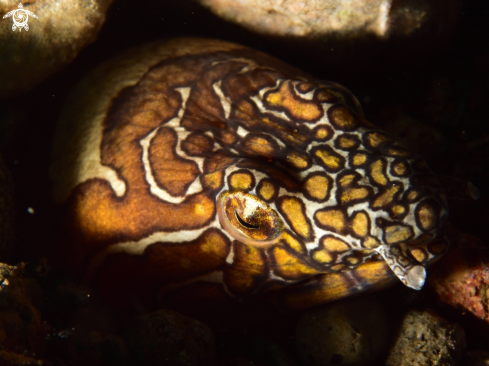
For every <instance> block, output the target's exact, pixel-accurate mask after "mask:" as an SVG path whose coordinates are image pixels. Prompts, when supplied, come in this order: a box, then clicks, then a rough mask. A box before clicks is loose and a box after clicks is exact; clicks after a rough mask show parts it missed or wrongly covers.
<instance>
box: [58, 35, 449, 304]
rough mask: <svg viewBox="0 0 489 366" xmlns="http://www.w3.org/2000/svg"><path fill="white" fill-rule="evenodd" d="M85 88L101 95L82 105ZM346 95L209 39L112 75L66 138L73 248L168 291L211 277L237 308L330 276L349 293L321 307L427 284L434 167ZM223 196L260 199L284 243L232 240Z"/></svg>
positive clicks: (69, 116)
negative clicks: (396, 281)
mask: <svg viewBox="0 0 489 366" xmlns="http://www.w3.org/2000/svg"><path fill="white" fill-rule="evenodd" d="M88 90H90V94H91V95H93V94H97V93H100V95H101V98H100V100H95V99H94V98H93V97H91V96H90V97H89V96H86V95H85V96H83V97H80V94H81V95H83V91H85V93H87V91H88ZM76 93H78V94H76ZM347 93H348V92H347V91H345V90H344V89H338V87H337V86H336V84H332V83H328V82H320V81H317V80H315V79H313V78H311V77H309V76H308V75H306V74H304V73H302V72H300V71H299V70H297V69H295V68H293V67H290V66H288V65H286V64H284V63H282V62H280V61H278V60H276V59H274V58H272V57H270V56H268V55H265V54H263V53H260V52H257V51H254V50H251V49H248V48H245V47H242V46H238V45H234V44H230V43H226V42H220V41H212V40H196V39H183V40H178V41H170V42H167V43H155V44H152V45H150V46H146V47H145V48H142V49H139V50H135V51H133V52H132V53H131V52H129V53H128V54H126V55H124V56H122V57H121V58H119V59H116V60H114V61H112V63H108V64H105V65H103V66H102V67H101V68H100V69H99V70H98V71H95V72H94V74H93V75H92V76H91V77H89V78H88V79H87V80H86V81H85V82H84V83H82V84H81V85H80V86H79V87H78V91H77V92H75V94H74V96H73V97H72V102H71V103H72V104H71V105H69V106H68V107H67V111H66V112H65V114H64V115H63V116H62V118H61V121H60V126H59V131H58V137H57V142H56V150H55V162H54V164H53V175H54V181H55V195H56V196H57V198H58V199H59V200H60V201H65V202H66V203H67V204H66V207H68V210H69V217H70V218H71V227H72V231H73V233H74V237H75V238H76V240H73V246H74V248H70V249H69V250H68V251H76V253H78V256H79V257H78V258H77V259H79V260H80V261H84V263H89V264H88V276H89V277H93V276H96V277H98V278H99V279H102V278H103V279H104V281H106V280H107V279H109V278H110V273H111V271H113V272H114V273H116V274H117V273H119V274H120V273H122V272H124V273H126V275H125V278H127V277H128V276H129V275H127V273H131V271H132V267H131V265H130V263H133V262H134V263H136V262H137V263H147V265H148V267H147V268H146V269H144V270H141V268H142V267H141V265H139V264H138V265H135V268H137V270H136V271H139V272H137V273H134V274H133V276H134V278H138V280H139V281H152V283H156V284H157V285H158V286H160V287H161V288H162V290H161V291H162V293H164V294H167V293H169V291H174V290H175V289H178V288H180V287H182V286H189V285H190V284H194V285H195V284H196V283H201V282H202V281H204V282H205V281H206V282H213V283H218V284H220V286H222V288H223V290H224V291H225V292H226V293H227V294H228V295H230V296H232V297H243V296H248V295H250V294H254V293H257V292H260V291H261V290H262V289H267V288H270V286H272V284H282V285H284V286H285V285H289V284H291V283H295V282H297V281H300V280H304V279H307V278H311V277H315V276H328V275H327V274H328V273H330V274H331V277H328V279H327V280H326V279H325V280H320V281H319V282H321V283H327V282H328V281H333V282H334V281H335V280H334V279H335V278H337V279H338V280H337V281H336V282H335V283H336V284H337V285H338V286H340V283H344V284H345V285H344V286H347V287H346V288H343V289H342V290H341V291H340V292H336V293H335V294H336V295H335V294H333V295H331V296H330V295H326V294H325V295H324V298H326V299H332V298H335V297H338V296H345V295H347V294H350V293H354V292H356V291H360V290H363V289H364V288H368V287H372V286H375V284H376V283H384V282H386V281H388V280H389V278H388V277H392V276H393V273H394V274H395V275H397V276H398V277H399V278H400V279H401V280H402V281H403V282H404V283H406V284H407V285H409V286H411V287H414V288H419V287H420V286H422V282H424V272H423V271H424V269H423V268H422V264H426V263H428V262H430V261H432V260H433V259H434V258H436V257H438V256H439V255H440V253H441V252H443V248H441V249H440V248H439V247H437V248H432V247H431V246H430V244H429V241H430V240H431V239H433V238H435V237H437V236H439V234H440V230H441V227H442V225H443V223H444V221H445V220H446V218H447V206H446V201H445V200H444V199H443V194H442V193H441V190H440V186H439V184H438V182H437V180H436V179H435V178H434V176H432V175H431V173H430V172H429V169H427V167H426V164H425V163H424V162H423V161H422V160H420V159H419V157H417V156H416V155H415V154H414V153H413V152H411V151H409V150H408V149H406V148H405V147H402V146H401V145H400V144H399V143H397V142H395V141H394V140H393V139H392V138H390V137H389V136H388V135H387V134H386V133H385V132H383V131H381V130H378V129H377V128H375V127H374V126H373V125H371V124H370V123H368V122H366V121H365V120H364V119H363V118H362V116H361V113H359V111H358V110H355V107H354V106H353V107H352V106H351V105H349V103H346V102H345V101H346V100H351V99H352V98H353V99H354V97H352V96H350V95H347ZM75 113H76V116H77V117H74V115H75ZM67 136H69V137H67ZM226 191H229V192H238V191H242V192H245V193H246V194H249V195H253V196H256V197H257V198H258V199H260V200H262V201H263V202H266V204H268V205H269V207H270V209H272V210H274V212H276V213H277V214H278V215H279V216H280V219H281V220H282V221H283V225H284V228H283V233H282V234H281V239H280V240H278V241H277V242H276V243H274V244H272V245H270V246H264V247H256V246H249V245H247V243H243V242H240V241H238V240H235V239H234V238H233V236H232V235H230V233H229V232H227V231H226V228H225V227H223V226H222V225H221V223H220V221H219V219H218V215H217V205H218V202H217V201H218V200H219V198H218V197H220V196H219V195H220V194H221V193H222V192H226ZM241 210H246V207H244V208H243V207H242V208H241ZM229 215H232V211H229ZM233 220H234V221H233V222H234V223H235V224H236V223H237V222H238V221H239V220H241V219H240V218H237V219H233ZM240 222H241V221H240ZM236 225H238V224H236ZM250 225H251V224H250ZM247 230H248V231H252V230H254V226H253V225H251V226H250V227H249V228H248V229H247ZM380 258H382V259H380ZM379 261H380V262H379ZM383 261H385V263H384V262H383ZM370 262H372V263H376V264H375V265H374V266H373V267H372V266H370V264H369V263H370ZM104 263H105V264H106V265H104ZM117 263H120V265H121V267H120V268H118V267H117ZM369 266H370V267H369ZM387 266H388V267H390V268H391V270H392V271H393V272H391V271H390V270H388V269H387V268H388V267H387ZM148 268H150V269H151V270H149V269H148ZM357 268H358V270H357ZM376 268H378V272H377V273H379V274H380V275H379V276H378V277H376V276H375V274H373V273H372V271H376ZM355 271H356V272H355ZM369 271H370V272H369ZM347 273H350V274H349V276H350V277H351V276H354V277H355V278H356V282H355V281H353V282H352V281H347V280H346V279H345V278H346V277H342V276H346V275H347ZM386 273H387V274H388V275H387V274H386ZM333 274H334V275H333ZM335 276H336V277H335ZM362 276H365V277H364V278H365V280H364V281H362ZM318 278H319V277H318ZM376 278H378V280H375V279H376ZM376 281H377V282H376ZM319 282H318V283H319ZM308 286H310V285H308ZM348 286H350V289H349V288H348ZM272 287H273V286H272ZM331 291H333V290H329V292H328V293H331ZM313 292H314V291H313ZM333 292H334V291H333ZM340 293H341V295H338V294H340ZM307 296H316V295H307Z"/></svg>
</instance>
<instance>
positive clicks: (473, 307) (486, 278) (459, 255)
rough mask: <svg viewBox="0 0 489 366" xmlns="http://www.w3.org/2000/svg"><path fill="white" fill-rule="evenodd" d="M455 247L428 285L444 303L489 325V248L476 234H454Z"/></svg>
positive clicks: (434, 267)
mask: <svg viewBox="0 0 489 366" xmlns="http://www.w3.org/2000/svg"><path fill="white" fill-rule="evenodd" d="M450 236H451V239H452V247H451V248H450V250H449V251H448V253H447V255H446V256H445V257H444V258H443V259H442V260H440V262H439V263H437V264H436V265H434V266H433V268H432V269H431V270H430V276H428V284H429V285H430V286H431V287H432V288H433V289H434V290H435V291H436V293H437V294H438V296H439V298H440V300H441V301H443V302H444V303H447V304H449V305H451V306H454V307H459V308H462V309H464V310H466V311H469V312H471V313H472V314H474V315H475V316H476V317H478V318H480V319H482V320H484V321H486V322H488V323H489V308H488V307H487V303H488V302H489V291H487V290H486V289H487V288H488V286H489V271H488V268H489V249H488V248H487V245H486V244H485V243H483V242H482V241H481V240H479V239H477V238H476V237H475V236H473V235H469V234H464V233H462V232H460V231H458V230H455V229H452V230H451V231H450Z"/></svg>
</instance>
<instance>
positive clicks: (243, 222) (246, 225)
mask: <svg viewBox="0 0 489 366" xmlns="http://www.w3.org/2000/svg"><path fill="white" fill-rule="evenodd" d="M234 214H235V215H236V218H237V219H238V221H239V223H240V224H241V225H243V226H244V227H246V228H248V229H259V228H260V227H259V226H256V225H251V224H248V223H247V222H246V221H244V220H243V219H242V218H241V217H239V215H238V213H237V212H236V210H234Z"/></svg>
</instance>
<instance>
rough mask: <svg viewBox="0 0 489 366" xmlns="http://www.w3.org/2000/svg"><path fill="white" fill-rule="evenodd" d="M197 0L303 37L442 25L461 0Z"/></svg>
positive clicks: (270, 31)
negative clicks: (442, 0) (417, 0)
mask: <svg viewBox="0 0 489 366" xmlns="http://www.w3.org/2000/svg"><path fill="white" fill-rule="evenodd" d="M197 1H198V2H199V3H200V4H202V5H204V6H205V7H207V8H209V9H210V10H211V11H212V12H214V13H215V14H216V15H218V16H220V17H221V18H224V19H225V20H228V21H230V22H234V23H238V24H239V25H241V26H243V27H245V28H247V29H249V30H251V31H253V32H256V33H259V34H264V35H269V36H276V37H300V38H305V39H319V38H328V37H341V38H357V37H366V36H369V35H375V36H378V37H382V38H389V37H391V36H393V35H404V36H407V35H410V34H412V33H414V32H416V31H417V30H419V29H421V28H423V27H426V26H429V24H430V23H433V22H435V21H436V22H437V23H438V25H439V27H441V28H442V27H443V25H444V23H445V22H447V20H448V19H451V17H452V16H453V13H454V12H455V10H456V9H458V7H457V6H458V4H459V2H457V1H450V2H440V1H437V0H430V1H423V2H414V1H408V0H401V1H397V2H395V3H394V2H392V1H385V0H374V1H371V0H353V1H340V0H287V1H283V0H265V1H263V0H240V1H236V0H197ZM435 18H436V20H435Z"/></svg>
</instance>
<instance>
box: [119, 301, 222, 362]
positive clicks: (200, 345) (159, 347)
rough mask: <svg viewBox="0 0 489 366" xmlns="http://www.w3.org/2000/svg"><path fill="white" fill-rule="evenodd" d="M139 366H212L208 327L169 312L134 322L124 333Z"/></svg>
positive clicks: (162, 312)
mask: <svg viewBox="0 0 489 366" xmlns="http://www.w3.org/2000/svg"><path fill="white" fill-rule="evenodd" d="M124 338H125V340H126V343H127V345H128V347H129V349H130V351H132V353H133V354H134V356H135V358H136V360H137V361H138V365H148V366H150V365H169V366H212V365H214V364H215V362H216V360H215V349H214V336H213V334H212V332H211V330H210V328H209V327H208V326H207V325H205V324H203V323H201V322H199V321H197V320H194V319H191V318H188V317H186V316H183V315H181V314H179V313H177V312H174V311H169V310H159V311H156V312H154V313H151V314H148V315H143V316H141V317H139V318H137V319H135V320H134V321H133V322H132V323H131V324H130V325H129V326H128V328H127V329H126V331H125V333H124Z"/></svg>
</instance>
